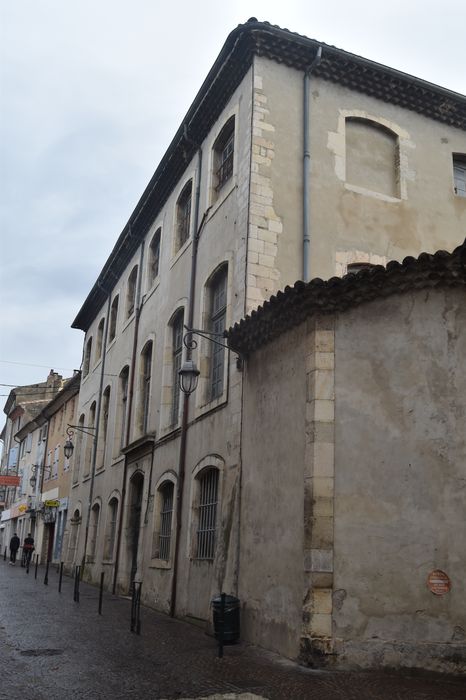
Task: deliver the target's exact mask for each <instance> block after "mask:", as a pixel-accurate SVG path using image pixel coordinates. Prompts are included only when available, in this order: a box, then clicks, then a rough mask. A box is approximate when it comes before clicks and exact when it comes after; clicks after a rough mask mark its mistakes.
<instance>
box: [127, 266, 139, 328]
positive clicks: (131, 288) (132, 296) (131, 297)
mask: <svg viewBox="0 0 466 700" xmlns="http://www.w3.org/2000/svg"><path fill="white" fill-rule="evenodd" d="M137 279H138V266H137V265H135V266H134V267H133V269H132V270H131V274H130V276H129V277H128V289H127V292H126V318H129V317H130V316H131V315H132V314H133V313H134V304H135V303H136V284H137Z"/></svg>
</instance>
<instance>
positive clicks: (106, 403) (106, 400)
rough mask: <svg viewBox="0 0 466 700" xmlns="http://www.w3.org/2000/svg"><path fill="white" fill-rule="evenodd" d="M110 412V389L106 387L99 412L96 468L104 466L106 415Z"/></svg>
mask: <svg viewBox="0 0 466 700" xmlns="http://www.w3.org/2000/svg"><path fill="white" fill-rule="evenodd" d="M109 411H110V387H109V386H108V387H107V388H106V389H105V391H104V393H103V394H102V407H101V411H100V430H99V455H98V462H97V467H98V468H99V469H101V468H102V467H103V466H104V464H105V448H106V445H107V432H108V415H109Z"/></svg>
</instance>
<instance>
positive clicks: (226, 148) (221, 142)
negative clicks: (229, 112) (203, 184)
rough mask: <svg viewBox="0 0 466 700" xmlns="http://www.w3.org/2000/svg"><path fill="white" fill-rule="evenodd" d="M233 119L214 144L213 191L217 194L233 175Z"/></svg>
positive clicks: (228, 122) (232, 118)
mask: <svg viewBox="0 0 466 700" xmlns="http://www.w3.org/2000/svg"><path fill="white" fill-rule="evenodd" d="M234 152H235V118H234V117H231V118H230V119H229V120H228V121H227V123H226V124H225V126H224V127H223V129H222V131H221V132H220V134H219V136H218V138H217V140H216V141H215V144H214V189H215V192H216V193H218V192H219V191H220V190H221V189H222V187H223V186H224V184H225V183H226V182H228V180H229V179H230V178H231V176H232V175H233V157H234Z"/></svg>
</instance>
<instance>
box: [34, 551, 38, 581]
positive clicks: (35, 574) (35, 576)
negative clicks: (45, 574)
mask: <svg viewBox="0 0 466 700" xmlns="http://www.w3.org/2000/svg"><path fill="white" fill-rule="evenodd" d="M38 566H39V555H38V554H36V570H35V572H34V578H37V567H38Z"/></svg>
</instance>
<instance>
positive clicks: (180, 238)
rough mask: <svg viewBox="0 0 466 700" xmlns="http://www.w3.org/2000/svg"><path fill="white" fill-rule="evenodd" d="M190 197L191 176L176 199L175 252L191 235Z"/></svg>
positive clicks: (191, 193) (191, 197)
mask: <svg viewBox="0 0 466 700" xmlns="http://www.w3.org/2000/svg"><path fill="white" fill-rule="evenodd" d="M192 199H193V180H192V178H191V179H190V180H188V181H187V182H186V184H185V185H184V186H183V189H182V190H181V192H180V194H179V196H178V199H177V200H176V207H175V209H176V222H175V230H176V244H175V253H177V252H178V251H179V250H181V248H183V246H184V245H185V243H186V242H187V241H188V240H189V238H190V235H191V223H192V221H191V219H192V217H191V213H192Z"/></svg>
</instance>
